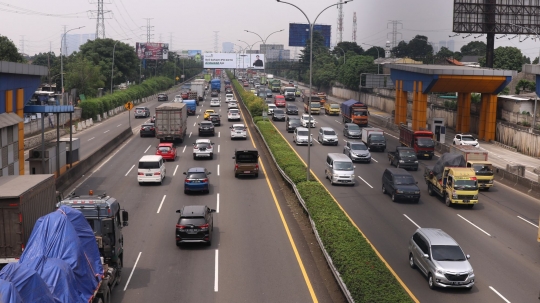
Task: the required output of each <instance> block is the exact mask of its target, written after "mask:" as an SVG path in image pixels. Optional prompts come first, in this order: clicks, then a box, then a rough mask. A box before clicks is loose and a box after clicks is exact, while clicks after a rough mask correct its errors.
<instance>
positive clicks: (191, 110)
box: [182, 100, 197, 116]
mask: <svg viewBox="0 0 540 303" xmlns="http://www.w3.org/2000/svg"><path fill="white" fill-rule="evenodd" d="M182 102H183V103H184V104H185V105H186V109H187V115H188V116H193V115H195V113H196V112H197V101H195V100H183V101H182Z"/></svg>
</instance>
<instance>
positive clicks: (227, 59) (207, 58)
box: [203, 53, 236, 68]
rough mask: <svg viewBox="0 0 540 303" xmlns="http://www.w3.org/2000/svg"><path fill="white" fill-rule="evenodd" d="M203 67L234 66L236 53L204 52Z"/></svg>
mask: <svg viewBox="0 0 540 303" xmlns="http://www.w3.org/2000/svg"><path fill="white" fill-rule="evenodd" d="M203 58H204V61H203V62H204V63H203V68H236V54H231V53H206V54H204V57H203Z"/></svg>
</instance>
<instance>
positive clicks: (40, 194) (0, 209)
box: [0, 175, 58, 267]
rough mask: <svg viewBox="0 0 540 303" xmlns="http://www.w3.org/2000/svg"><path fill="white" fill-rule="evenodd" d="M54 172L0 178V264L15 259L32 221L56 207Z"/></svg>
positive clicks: (30, 228) (18, 256) (28, 234)
mask: <svg viewBox="0 0 540 303" xmlns="http://www.w3.org/2000/svg"><path fill="white" fill-rule="evenodd" d="M56 197H57V196H56V185H55V177H54V175H27V176H4V177H0V229H1V231H0V232H1V233H2V234H1V236H0V267H3V266H4V265H6V264H7V263H10V262H16V261H17V260H18V259H19V258H20V257H21V254H22V252H23V250H24V247H25V246H26V242H27V241H28V239H29V237H30V233H31V232H32V229H33V228H34V224H35V223H36V221H37V220H38V219H39V218H40V217H42V216H44V215H46V214H48V213H50V212H52V211H54V210H55V209H56V203H57V202H58V201H57V198H56Z"/></svg>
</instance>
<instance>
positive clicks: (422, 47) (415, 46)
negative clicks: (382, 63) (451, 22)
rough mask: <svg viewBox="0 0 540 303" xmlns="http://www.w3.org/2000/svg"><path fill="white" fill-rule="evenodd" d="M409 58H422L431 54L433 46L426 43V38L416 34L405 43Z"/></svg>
mask: <svg viewBox="0 0 540 303" xmlns="http://www.w3.org/2000/svg"><path fill="white" fill-rule="evenodd" d="M407 48H408V50H409V57H410V58H411V59H414V60H417V59H423V58H426V57H429V56H430V55H432V54H433V47H432V46H431V45H430V44H429V43H428V38H427V37H426V36H422V35H416V36H415V37H414V38H413V39H411V41H409V44H408V45H407Z"/></svg>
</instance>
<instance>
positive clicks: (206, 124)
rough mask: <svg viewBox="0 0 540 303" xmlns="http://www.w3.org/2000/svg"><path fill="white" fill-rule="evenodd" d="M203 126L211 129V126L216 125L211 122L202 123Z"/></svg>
mask: <svg viewBox="0 0 540 303" xmlns="http://www.w3.org/2000/svg"><path fill="white" fill-rule="evenodd" d="M201 126H204V127H210V126H214V124H212V123H211V122H201Z"/></svg>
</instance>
